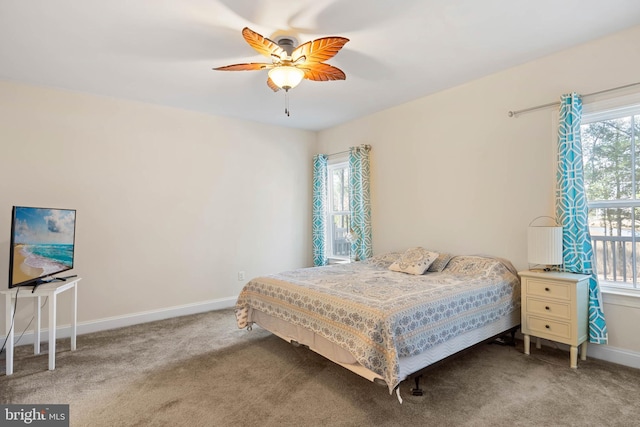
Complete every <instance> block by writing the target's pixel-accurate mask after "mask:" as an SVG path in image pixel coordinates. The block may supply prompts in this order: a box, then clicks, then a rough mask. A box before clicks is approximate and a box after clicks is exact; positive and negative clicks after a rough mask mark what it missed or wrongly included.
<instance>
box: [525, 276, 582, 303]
mask: <svg viewBox="0 0 640 427" xmlns="http://www.w3.org/2000/svg"><path fill="white" fill-rule="evenodd" d="M526 283H527V289H526V292H527V294H528V295H538V296H543V297H547V298H557V299H563V300H569V299H571V288H569V286H568V285H565V284H563V283H553V282H550V281H547V280H536V279H529V280H527V281H526Z"/></svg>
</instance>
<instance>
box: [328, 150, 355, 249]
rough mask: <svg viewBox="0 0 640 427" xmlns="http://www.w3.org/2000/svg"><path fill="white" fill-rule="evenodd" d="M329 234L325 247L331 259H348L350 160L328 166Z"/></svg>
mask: <svg viewBox="0 0 640 427" xmlns="http://www.w3.org/2000/svg"><path fill="white" fill-rule="evenodd" d="M327 177H328V180H329V182H328V185H327V188H328V194H327V196H328V197H327V200H328V203H327V222H326V223H327V229H326V232H327V236H326V242H327V243H326V245H325V249H326V251H327V258H329V259H330V260H348V259H349V253H350V245H351V244H350V243H349V242H348V240H347V233H348V232H349V162H348V161H346V160H342V161H337V162H335V163H332V164H329V165H328V166H327Z"/></svg>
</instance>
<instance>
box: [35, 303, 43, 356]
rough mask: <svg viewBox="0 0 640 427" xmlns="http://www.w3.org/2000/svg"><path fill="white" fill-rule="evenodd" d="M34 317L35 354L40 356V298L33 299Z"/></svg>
mask: <svg viewBox="0 0 640 427" xmlns="http://www.w3.org/2000/svg"><path fill="white" fill-rule="evenodd" d="M33 315H34V316H35V317H36V319H35V320H36V328H35V334H34V337H33V354H40V323H41V322H40V319H41V316H40V297H37V298H34V299H33Z"/></svg>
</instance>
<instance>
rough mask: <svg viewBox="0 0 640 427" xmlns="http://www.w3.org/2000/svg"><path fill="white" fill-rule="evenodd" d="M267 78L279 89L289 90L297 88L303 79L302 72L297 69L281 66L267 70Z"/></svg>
mask: <svg viewBox="0 0 640 427" xmlns="http://www.w3.org/2000/svg"><path fill="white" fill-rule="evenodd" d="M269 78H270V79H271V80H272V81H273V83H275V85H276V86H278V87H279V88H280V89H284V90H289V89H293V88H294V87H296V86H298V84H300V82H301V81H302V79H303V78H304V71H302V70H301V69H300V68H297V67H291V66H286V65H285V66H281V67H273V68H272V69H271V70H269Z"/></svg>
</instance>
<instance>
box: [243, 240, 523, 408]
mask: <svg viewBox="0 0 640 427" xmlns="http://www.w3.org/2000/svg"><path fill="white" fill-rule="evenodd" d="M415 249H417V248H411V249H410V250H415ZM407 252H409V250H408V251H407ZM407 252H404V253H402V252H392V253H387V254H383V255H379V256H374V257H372V258H370V259H368V260H366V261H360V262H353V263H348V264H335V265H328V266H323V267H311V268H302V269H297V270H292V271H286V272H282V273H278V274H272V275H268V276H263V277H257V278H254V279H252V280H251V281H249V282H248V283H247V284H246V285H245V286H244V288H243V289H242V291H241V293H240V295H239V297H238V300H237V303H236V308H235V314H236V321H237V325H238V327H239V328H248V329H249V330H250V329H251V327H252V325H253V324H254V323H256V324H258V325H259V326H260V327H262V328H264V329H266V330H268V331H270V332H272V333H274V334H275V335H277V336H279V337H281V338H283V339H284V340H286V341H289V342H292V343H294V344H302V345H305V346H308V347H309V348H310V349H311V350H313V351H315V352H317V353H319V354H321V355H323V356H324V357H326V358H328V359H330V360H331V361H333V362H335V363H337V364H339V365H342V366H344V367H345V368H348V369H350V370H352V371H353V372H355V373H356V374H358V375H361V376H363V377H365V378H367V379H369V380H371V381H376V382H380V381H381V380H382V381H384V382H385V383H386V385H387V386H388V388H389V392H390V393H392V392H393V390H396V392H398V398H399V399H400V395H399V389H398V388H397V387H398V385H399V384H400V383H401V382H402V381H403V380H405V379H407V378H408V377H409V376H410V375H412V374H414V373H415V372H417V371H420V370H421V369H423V368H425V367H427V366H429V365H431V364H433V363H435V362H437V361H440V360H442V359H444V358H446V357H448V356H450V355H452V354H454V353H457V352H459V351H461V350H464V349H466V348H468V347H470V346H473V345H475V344H477V343H479V342H482V341H485V340H487V339H489V338H491V337H494V336H498V335H500V334H501V333H504V332H505V331H508V330H515V329H514V328H515V327H517V325H519V323H520V280H519V277H518V274H517V272H516V271H515V269H514V268H513V266H512V265H511V263H510V262H509V261H507V260H504V259H499V258H494V257H487V256H451V255H448V254H438V253H435V255H431V256H432V257H434V256H435V257H437V258H434V259H431V263H430V264H429V268H428V270H426V271H424V273H422V274H418V272H419V270H420V269H418V271H417V272H416V271H413V272H412V274H409V273H407V272H406V271H405V272H403V271H393V270H392V269H390V268H393V267H396V268H395V269H396V270H397V269H398V268H397V266H398V264H399V263H400V265H401V266H402V263H401V261H402V260H403V259H406V254H407ZM430 252H431V253H432V254H433V253H434V252H433V251H430ZM414 258H415V257H414Z"/></svg>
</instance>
